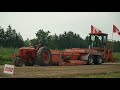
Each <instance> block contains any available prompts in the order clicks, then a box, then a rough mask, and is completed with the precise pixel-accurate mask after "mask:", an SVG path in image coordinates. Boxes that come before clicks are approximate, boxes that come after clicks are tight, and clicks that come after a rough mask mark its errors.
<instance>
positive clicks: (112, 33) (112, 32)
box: [112, 32, 113, 42]
mask: <svg viewBox="0 0 120 90" xmlns="http://www.w3.org/2000/svg"><path fill="white" fill-rule="evenodd" d="M112 42H113V32H112Z"/></svg>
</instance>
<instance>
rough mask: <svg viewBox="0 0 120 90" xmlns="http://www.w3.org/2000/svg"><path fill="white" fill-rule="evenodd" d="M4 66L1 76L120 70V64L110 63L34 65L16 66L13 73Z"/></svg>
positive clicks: (0, 67) (35, 76) (37, 75)
mask: <svg viewBox="0 0 120 90" xmlns="http://www.w3.org/2000/svg"><path fill="white" fill-rule="evenodd" d="M3 68H4V66H0V78H48V77H56V76H66V75H76V74H79V75H86V74H94V73H109V72H120V64H116V63H109V64H102V65H79V66H32V67H28V66H27V67H26V66H22V67H15V69H14V74H13V75H6V74H4V73H3Z"/></svg>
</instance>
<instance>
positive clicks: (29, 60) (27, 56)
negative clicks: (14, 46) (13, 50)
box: [19, 47, 36, 66]
mask: <svg viewBox="0 0 120 90" xmlns="http://www.w3.org/2000/svg"><path fill="white" fill-rule="evenodd" d="M19 57H21V58H22V59H23V60H24V64H25V65H26V66H33V64H34V63H35V60H36V49H35V48H30V47H23V48H20V49H19Z"/></svg>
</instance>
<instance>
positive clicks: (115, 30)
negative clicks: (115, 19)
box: [113, 25, 120, 35]
mask: <svg viewBox="0 0 120 90" xmlns="http://www.w3.org/2000/svg"><path fill="white" fill-rule="evenodd" d="M113 32H114V33H117V34H118V35H120V31H119V29H118V28H117V27H116V26H115V25H113Z"/></svg>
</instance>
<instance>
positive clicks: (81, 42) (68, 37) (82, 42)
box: [0, 25, 120, 52]
mask: <svg viewBox="0 0 120 90" xmlns="http://www.w3.org/2000/svg"><path fill="white" fill-rule="evenodd" d="M35 35H36V38H33V39H29V38H27V40H23V37H22V35H21V34H20V33H17V32H16V30H15V29H12V27H11V26H10V25H9V26H8V28H7V29H6V31H5V30H4V28H2V27H1V26H0V47H13V48H20V47H28V46H29V43H30V42H31V44H32V46H35V45H38V44H39V41H41V42H42V43H43V44H44V45H45V46H47V47H49V48H50V49H59V50H63V49H65V48H88V46H89V43H88V38H89V37H88V36H86V38H85V39H83V38H82V37H80V35H79V34H76V33H74V32H72V31H68V32H66V31H65V32H64V33H63V34H59V35H57V34H56V33H55V34H54V35H50V31H44V30H43V29H40V30H38V31H37V32H36V33H35ZM119 47H120V41H115V42H114V43H113V51H114V52H120V48H119Z"/></svg>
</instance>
